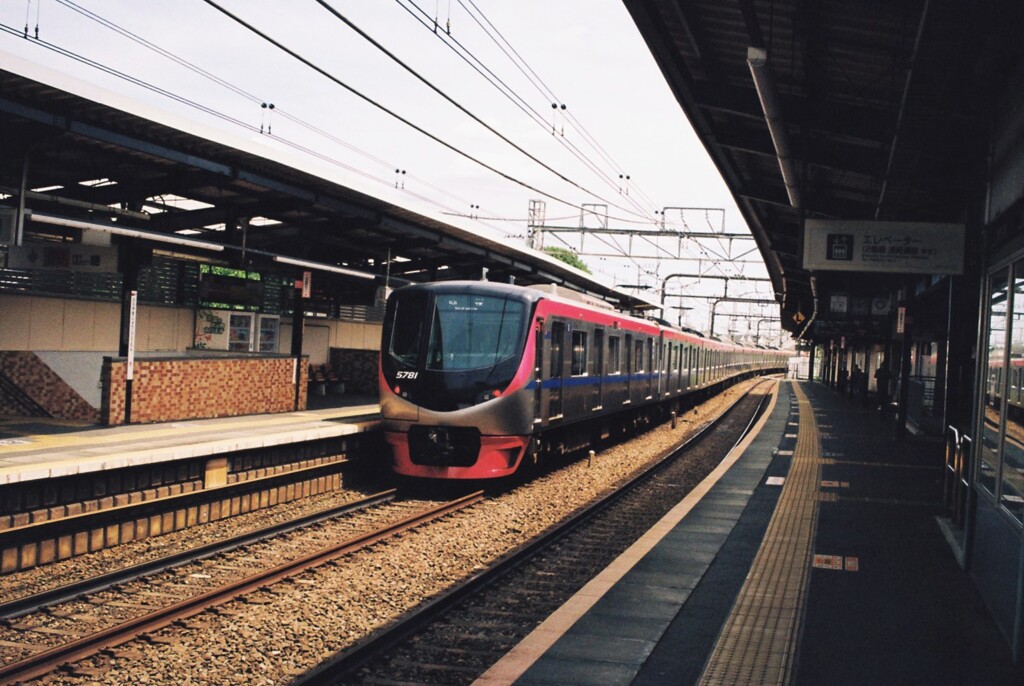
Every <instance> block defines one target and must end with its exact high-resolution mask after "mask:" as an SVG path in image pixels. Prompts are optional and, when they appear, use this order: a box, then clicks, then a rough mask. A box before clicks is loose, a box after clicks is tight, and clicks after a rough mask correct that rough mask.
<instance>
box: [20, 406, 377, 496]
mask: <svg viewBox="0 0 1024 686" xmlns="http://www.w3.org/2000/svg"><path fill="white" fill-rule="evenodd" d="M359 400H360V402H359V403H358V404H352V405H347V406H344V407H333V408H324V409H317V410H305V411H301V412H288V413H284V414H271V415H247V416H242V417H224V418H219V419H196V420H190V421H177V422H166V423H160V424H132V425H129V426H118V427H108V428H92V427H83V426H77V427H74V426H72V427H69V426H66V425H62V424H59V423H47V424H43V423H38V422H35V423H33V422H31V421H29V420H26V421H25V422H20V423H14V422H6V423H5V424H7V425H8V426H11V428H13V429H15V430H17V431H16V432H14V431H8V433H7V437H6V438H4V439H3V440H0V484H5V483H17V482H22V481H30V480H35V479H47V478H53V477H60V476H69V475H73V474H84V473H88V472H95V471H100V470H107V469H120V468H123V467H133V466H138V465H146V464H154V463H158V462H167V461H171V460H180V459H187V458H193V457H204V456H212V455H219V454H224V453H230V452H235V451H239V450H249V449H255V448H265V447H270V446H276V445H284V444H288V443H301V442H304V441H312V440H318V439H324V438H334V437H338V436H346V435H350V434H355V433H360V432H365V431H373V430H375V429H376V428H377V426H378V418H379V416H380V406H379V405H378V404H376V403H374V402H368V401H371V400H372V399H368V398H365V399H359ZM2 429H3V427H0V430H2ZM19 429H20V430H19ZM26 429H27V430H26Z"/></svg>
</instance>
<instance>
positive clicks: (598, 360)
mask: <svg viewBox="0 0 1024 686" xmlns="http://www.w3.org/2000/svg"><path fill="white" fill-rule="evenodd" d="M593 347H594V356H593V363H594V374H596V375H597V376H601V375H603V374H604V373H605V372H604V329H595V330H594V346H593Z"/></svg>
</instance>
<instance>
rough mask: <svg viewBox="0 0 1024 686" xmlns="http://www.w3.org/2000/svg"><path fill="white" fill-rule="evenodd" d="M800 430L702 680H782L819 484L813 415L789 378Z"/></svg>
mask: <svg viewBox="0 0 1024 686" xmlns="http://www.w3.org/2000/svg"><path fill="white" fill-rule="evenodd" d="M793 389H794V392H795V393H796V396H797V402H798V406H799V410H800V432H799V434H798V435H797V441H796V449H795V450H794V451H793V460H792V463H791V465H790V469H789V475H788V476H787V477H786V482H785V485H784V486H783V488H782V493H781V494H780V496H779V502H778V505H777V506H776V508H775V514H774V515H773V516H772V519H771V522H769V524H768V530H767V531H766V532H765V536H764V540H763V541H762V543H761V547H760V549H759V550H758V552H757V556H756V557H755V558H754V563H753V565H752V566H751V569H750V573H749V574H748V575H747V580H746V582H745V583H744V585H743V589H742V590H741V591H740V594H739V596H738V597H737V599H736V604H735V605H734V606H733V609H732V613H731V614H730V616H729V618H728V619H727V620H726V623H725V626H724V627H723V628H722V633H721V635H720V636H719V637H718V642H717V644H716V645H715V648H714V650H713V652H712V654H711V658H710V659H709V660H708V664H707V666H706V667H705V669H704V674H703V676H702V677H701V683H702V684H708V685H717V684H729V685H733V684H780V685H784V684H788V683H790V682H791V680H792V677H793V668H794V658H795V656H796V650H797V637H798V634H799V630H800V624H801V621H802V619H803V613H804V603H805V600H806V597H807V583H808V580H809V576H810V570H811V563H812V561H813V558H814V534H815V529H816V527H817V521H818V503H819V497H818V490H819V487H820V484H821V463H820V457H819V455H820V442H819V433H818V426H817V422H816V420H815V418H814V413H813V412H812V411H811V407H810V403H809V402H808V400H807V396H806V395H805V394H804V392H803V390H801V389H800V387H799V386H798V385H796V384H794V385H793Z"/></svg>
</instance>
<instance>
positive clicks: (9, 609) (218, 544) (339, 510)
mask: <svg viewBox="0 0 1024 686" xmlns="http://www.w3.org/2000/svg"><path fill="white" fill-rule="evenodd" d="M395 493H396V491H395V489H393V488H392V489H390V490H387V491H381V492H380V493H375V494H373V495H371V496H367V497H366V498H362V499H360V500H356V501H353V502H350V503H345V504H343V505H338V506H337V507H332V508H330V509H328V510H322V511H320V512H314V513H312V514H308V515H304V516H302V517H299V518H296V519H292V520H289V521H287V522H282V523H280V524H274V525H272V526H268V527H264V528H262V529H257V530H255V531H250V532H247V533H244V534H239V535H237V536H233V537H231V538H228V539H225V540H223V541H215V542H213V543H208V544H206V545H204V546H200V547H198V548H193V549H191V550H183V551H181V552H178V553H173V554H171V555H165V556H163V557H159V558H156V559H153V560H148V561H146V562H140V563H138V564H136V565H132V566H130V567H124V568H122V569H115V570H113V571H111V572H107V573H106V574H100V575H99V576H94V577H90V578H88V579H82V580H80V581H76V582H74V583H71V584H68V585H66V586H60V587H58V588H53V589H49V590H46V591H40V592H39V593H34V594H32V595H27V596H23V597H21V598H15V599H14V600H10V601H7V602H4V603H0V619H14V618H16V617H20V616H22V615H24V614H28V613H29V612H34V611H35V610H38V609H40V608H42V607H45V606H47V605H56V604H58V603H65V602H67V601H69V600H74V599H75V598H77V597H79V596H82V595H85V594H87V593H95V592H97V591H102V590H104V589H107V588H110V587H111V586H115V585H117V584H120V583H124V582H126V581H132V580H134V579H138V578H140V577H143V576H146V575H149V574H155V573H157V572H162V571H165V570H167V569H170V568H172V567H177V566H180V565H183V564H186V563H189V562H194V561H196V560H202V559H205V558H208V557H212V556H214V555H217V554H219V553H225V552H228V551H230V550H234V549H235V548H239V547H241V546H243V545H248V544H250V543H255V542H257V541H261V540H264V539H267V538H271V537H273V536H278V535H280V534H283V533H286V532H288V531H293V530H295V529H299V528H302V527H305V526H309V525H311V524H315V523H317V522H321V521H324V520H326V519H332V518H334V517H340V516H341V515H343V514H348V513H349V512H354V511H357V510H362V509H365V508H368V507H372V506H374V505H379V504H380V503H384V502H387V501H389V500H393V499H394V497H395Z"/></svg>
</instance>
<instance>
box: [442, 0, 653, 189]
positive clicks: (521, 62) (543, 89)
mask: <svg viewBox="0 0 1024 686" xmlns="http://www.w3.org/2000/svg"><path fill="white" fill-rule="evenodd" d="M467 1H468V2H469V4H470V5H471V6H472V8H473V9H472V11H471V10H470V8H469V7H467V6H466V4H465V2H463V0H458V2H459V4H460V5H461V6H462V8H463V9H464V10H466V13H467V14H469V16H470V17H471V18H473V20H474V21H475V22H476V23H477V24H478V25H479V26H480V27H481V28H482V29H483V30H484V32H485V33H486V34H487V36H488V37H489V38H490V39H491V40H492V41H493V42H494V44H495V45H496V46H498V49H499V50H501V51H502V52H503V53H504V54H505V55H506V56H507V57H508V58H509V61H511V62H512V63H513V64H514V65H515V66H516V67H517V68H518V69H519V70H520V72H521V73H522V74H523V76H525V77H526V79H527V80H528V81H529V82H530V83H531V84H533V86H534V88H536V89H537V92H538V93H540V94H541V95H542V96H544V97H546V98H548V100H549V102H558V103H562V102H563V100H562V99H561V98H559V97H558V96H557V95H555V92H554V91H553V90H552V89H551V88H550V87H549V86H548V85H547V83H545V82H544V79H542V78H541V77H540V75H539V74H537V72H536V71H535V70H534V69H533V68H532V67H531V66H530V65H529V63H527V61H526V60H525V59H524V58H523V56H522V55H521V54H520V53H519V51H518V50H516V49H515V47H514V46H513V45H512V43H511V42H510V41H509V40H508V39H507V38H505V35H504V34H503V33H502V32H501V31H500V30H499V29H498V27H497V26H495V25H494V23H493V22H492V21H491V20H490V19H488V18H487V15H486V14H484V12H483V11H482V10H481V9H480V8H479V7H478V6H477V5H476V4H475V3H474V2H473V0H467ZM474 12H476V14H478V15H479V19H478V18H477V17H476V16H475V15H474ZM481 21H482V22H483V23H481ZM484 24H486V25H487V27H485V26H484ZM488 27H489V30H488ZM491 31H493V32H494V34H495V35H497V38H495V37H494V35H492V34H491ZM499 39H500V40H499ZM502 44H504V46H507V48H508V50H506V49H505V47H503V45H502ZM510 51H511V54H509V52H510ZM527 72H529V73H527ZM566 116H567V118H568V120H569V123H570V125H571V126H572V127H573V128H574V129H576V131H578V132H579V134H580V135H581V136H582V137H583V139H584V140H586V141H587V143H588V144H589V145H590V146H591V147H593V148H594V150H595V151H597V153H598V154H599V155H601V156H602V157H604V159H605V161H606V162H607V163H608V164H609V165H611V166H612V167H613V168H615V170H616V171H617V172H618V173H619V174H622V175H625V171H624V170H623V169H622V167H621V165H619V164H618V163H617V162H616V161H615V160H614V159H613V158H612V156H611V155H610V154H609V153H608V151H607V150H605V148H604V147H603V146H602V145H601V144H600V143H599V142H598V141H597V139H596V138H595V137H594V136H593V135H591V133H590V132H589V131H588V130H587V129H586V127H584V126H583V124H582V123H581V122H580V121H579V120H578V119H577V118H576V117H575V115H574V114H573V113H572V111H571V110H568V109H567V110H566ZM640 194H641V196H642V197H643V198H644V200H645V201H646V202H647V203H648V204H649V205H650V206H651V207H652V208H654V207H656V206H657V204H656V203H655V202H653V201H652V200H651V199H650V198H649V197H648V196H647V195H646V194H645V193H643V192H642V191H641V193H640Z"/></svg>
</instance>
